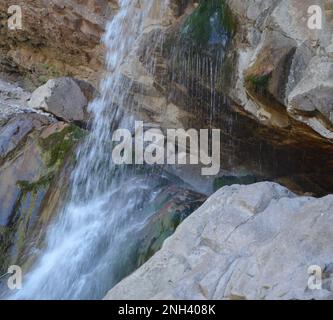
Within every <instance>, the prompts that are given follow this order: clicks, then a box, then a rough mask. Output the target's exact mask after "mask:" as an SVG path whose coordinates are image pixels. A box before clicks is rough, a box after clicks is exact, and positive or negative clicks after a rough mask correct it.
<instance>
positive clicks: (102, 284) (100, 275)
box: [10, 0, 167, 299]
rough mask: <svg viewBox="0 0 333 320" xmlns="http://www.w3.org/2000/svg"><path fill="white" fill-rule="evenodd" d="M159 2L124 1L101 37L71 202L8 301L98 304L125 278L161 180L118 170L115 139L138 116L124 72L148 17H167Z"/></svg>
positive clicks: (51, 227)
mask: <svg viewBox="0 0 333 320" xmlns="http://www.w3.org/2000/svg"><path fill="white" fill-rule="evenodd" d="M161 2H162V3H163V5H159V6H158V8H157V10H156V1H151V0H142V1H133V0H119V11H118V13H117V14H116V15H115V16H114V17H113V19H112V21H110V22H109V24H108V25H107V31H106V33H105V35H104V37H103V41H104V43H105V45H106V47H107V56H106V66H107V74H106V76H105V79H104V80H103V81H102V82H101V84H100V93H101V94H100V96H99V97H98V98H96V99H95V100H94V101H93V102H92V103H91V104H90V106H89V108H90V110H91V111H92V113H93V117H92V124H91V132H90V134H89V135H88V137H87V138H86V140H85V142H84V143H83V144H82V145H81V146H80V147H79V149H78V151H77V165H76V168H75V170H74V172H73V174H72V177H71V188H70V191H69V192H70V193H69V199H68V201H67V204H66V205H65V207H64V208H63V209H62V210H61V212H60V213H59V214H58V215H57V218H56V220H55V221H54V222H53V224H52V225H51V226H50V227H49V230H48V232H47V235H46V240H45V248H44V249H43V251H42V252H41V254H40V256H39V258H38V260H37V261H36V263H35V265H34V266H33V268H32V269H31V270H30V272H29V273H28V274H27V276H25V278H24V281H23V288H22V289H21V290H20V291H18V292H17V293H16V294H14V295H13V296H11V297H10V298H12V299H100V298H102V297H103V296H104V295H105V293H106V292H107V291H108V290H109V289H110V288H111V287H112V286H113V285H114V284H116V283H117V281H119V280H120V278H121V276H123V275H124V273H126V270H125V269H126V265H127V261H126V259H125V258H124V257H126V256H127V255H128V254H129V252H130V250H131V240H132V235H133V234H134V233H135V231H136V230H138V229H140V228H142V225H144V223H145V221H146V220H147V216H146V215H145V213H144V210H142V208H143V205H144V204H147V203H149V202H151V201H153V200H154V197H156V194H157V193H158V190H159V183H158V181H156V180H154V178H153V177H151V176H149V175H148V176H147V175H146V176H143V175H136V174H135V171H134V169H133V168H128V167H127V168H119V167H116V166H115V165H114V164H113V162H112V159H111V154H112V144H111V137H112V133H113V132H114V130H115V129H116V128H118V127H120V126H121V127H122V128H133V121H134V119H133V116H131V115H130V114H129V112H128V111H126V110H130V107H131V106H128V103H129V101H130V99H129V87H130V85H131V84H130V83H129V80H128V79H124V77H123V75H122V73H121V71H120V69H121V66H122V64H123V63H124V61H125V60H126V57H127V56H128V55H129V54H130V53H131V50H133V48H134V47H135V43H136V41H137V38H138V36H139V35H140V34H142V32H143V31H144V28H145V25H144V24H145V23H146V22H147V21H148V22H149V21H151V19H150V18H151V17H150V16H149V15H150V14H153V15H154V17H156V14H159V15H160V17H162V15H163V10H165V8H166V5H167V4H166V2H167V0H164V1H161ZM154 5H155V7H154ZM152 11H153V13H152ZM156 11H158V12H157V13H156ZM157 18H158V17H157ZM151 45H157V44H156V43H155V44H153V43H152V44H151ZM150 63H151V62H150ZM125 107H126V108H125Z"/></svg>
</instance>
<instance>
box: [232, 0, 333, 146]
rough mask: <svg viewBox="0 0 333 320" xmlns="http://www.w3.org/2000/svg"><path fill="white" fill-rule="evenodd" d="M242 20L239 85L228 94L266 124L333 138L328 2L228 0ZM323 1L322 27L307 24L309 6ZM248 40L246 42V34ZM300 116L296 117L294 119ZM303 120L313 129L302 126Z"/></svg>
mask: <svg viewBox="0 0 333 320" xmlns="http://www.w3.org/2000/svg"><path fill="white" fill-rule="evenodd" d="M228 3H229V4H230V6H231V8H232V10H233V11H234V12H235V13H236V14H237V15H238V18H239V19H240V21H241V23H242V24H241V29H242V30H243V31H241V32H240V33H239V36H238V37H237V40H236V43H235V48H237V50H238V49H240V50H238V70H237V71H236V75H235V81H236V86H234V87H233V88H232V89H231V92H230V95H231V97H233V99H234V101H236V102H237V103H239V104H240V105H241V107H242V108H243V110H245V111H246V112H247V113H248V114H249V115H251V116H253V117H254V118H256V119H257V120H258V121H260V122H261V123H263V124H264V125H266V126H270V127H278V128H291V129H292V130H293V131H294V132H295V134H294V133H293V134H291V135H289V136H290V137H293V136H295V138H296V139H297V134H299V133H297V132H299V131H301V132H302V135H303V139H306V138H307V137H309V136H310V135H312V133H313V132H315V133H317V134H318V136H320V137H323V138H325V139H329V140H331V139H332V138H333V134H332V132H333V131H332V130H333V126H332V124H333V123H332V117H331V109H332V106H331V103H330V101H331V100H332V74H331V71H330V70H331V69H332V66H331V65H332V61H333V60H332V58H333V57H332V53H331V49H330V48H331V47H332V44H333V39H332V36H331V35H332V31H333V21H332V19H331V7H330V1H326V0H317V1H311V0H306V1H298V0H286V1H251V0H248V1H242V2H240V1H237V0H229V1H228ZM311 5H319V6H320V7H321V9H322V12H323V25H322V29H321V30H311V29H310V28H308V19H309V15H308V8H309V7H310V6H311ZM244 35H245V38H246V45H244V37H243V36H244ZM293 120H296V121H293ZM303 124H305V126H306V127H307V128H309V129H310V130H304V129H301V128H302V125H303Z"/></svg>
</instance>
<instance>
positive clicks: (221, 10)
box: [181, 0, 236, 46]
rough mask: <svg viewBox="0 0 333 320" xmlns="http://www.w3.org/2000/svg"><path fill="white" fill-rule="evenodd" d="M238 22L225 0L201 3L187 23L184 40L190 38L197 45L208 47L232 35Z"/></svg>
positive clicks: (184, 29) (183, 33)
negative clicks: (210, 43)
mask: <svg viewBox="0 0 333 320" xmlns="http://www.w3.org/2000/svg"><path fill="white" fill-rule="evenodd" d="M235 30H236V20H235V19H234V17H233V15H232V12H231V10H230V8H229V7H228V5H227V4H226V3H225V1H224V0H211V1H201V2H200V4H199V6H198V8H197V9H196V10H195V11H194V12H193V14H192V15H191V16H189V17H188V19H187V20H186V21H185V23H184V25H183V27H182V31H181V33H182V38H183V39H186V38H190V39H191V40H192V41H193V42H194V44H195V45H199V46H207V45H208V44H209V42H210V41H213V42H216V41H217V42H218V41H219V40H222V38H223V37H226V36H230V35H232V34H233V33H234V32H235Z"/></svg>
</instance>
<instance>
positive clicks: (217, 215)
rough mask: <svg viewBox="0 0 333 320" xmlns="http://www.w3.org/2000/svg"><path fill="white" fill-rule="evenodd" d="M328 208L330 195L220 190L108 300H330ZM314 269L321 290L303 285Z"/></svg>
mask: <svg viewBox="0 0 333 320" xmlns="http://www.w3.org/2000/svg"><path fill="white" fill-rule="evenodd" d="M332 212H333V197H332V196H327V197H325V198H322V199H315V198H311V197H297V196H295V195H294V194H293V193H291V192H290V191H289V190H287V189H286V188H284V187H281V186H280V185H278V184H274V183H266V182H264V183H258V184H254V185H250V186H239V185H234V186H231V187H224V188H222V189H220V190H219V191H218V192H217V193H215V194H214V195H213V196H211V198H209V200H208V201H207V202H206V203H205V204H204V205H203V206H202V207H201V208H199V209H198V210H197V211H196V212H194V213H193V214H192V215H191V216H190V217H189V218H187V219H186V220H185V221H184V222H183V223H182V224H181V225H180V226H179V227H178V229H177V230H176V232H175V234H174V235H173V236H172V237H170V238H169V239H168V240H166V241H165V243H164V245H163V248H162V249H161V251H159V252H158V253H157V254H155V255H154V256H153V258H152V259H150V260H149V261H148V262H147V263H146V264H144V265H143V266H142V267H141V268H140V269H138V270H137V271H136V272H134V273H133V274H132V275H131V276H129V277H128V278H126V279H125V280H123V281H122V282H120V283H119V284H118V285H117V286H116V287H114V288H113V289H112V290H111V291H110V292H109V293H108V295H107V296H106V299H319V298H320V299H332V298H333V272H332V268H331V266H332V257H331V252H332V243H333V242H332V240H333V236H332V234H333V232H332V225H333V224H332V223H333V216H332V214H331V213H332ZM311 266H319V267H321V269H322V290H311V289H310V288H308V281H309V279H310V274H309V273H308V268H309V267H311ZM310 282H311V281H310Z"/></svg>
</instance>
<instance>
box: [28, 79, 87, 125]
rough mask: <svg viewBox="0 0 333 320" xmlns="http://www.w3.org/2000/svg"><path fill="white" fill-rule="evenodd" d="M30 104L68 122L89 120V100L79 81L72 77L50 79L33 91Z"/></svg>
mask: <svg viewBox="0 0 333 320" xmlns="http://www.w3.org/2000/svg"><path fill="white" fill-rule="evenodd" d="M28 105H29V107H31V108H34V109H38V110H43V111H45V112H49V113H51V114H53V115H54V116H55V117H57V118H59V119H62V120H65V121H68V122H85V121H87V120H88V115H87V111H86V109H87V105H88V100H87V98H86V96H85V94H84V92H83V91H82V90H81V88H80V86H79V85H78V83H77V82H76V81H74V80H73V79H72V78H67V77H64V78H57V79H51V80H49V81H48V82H47V83H46V84H45V85H43V86H41V87H39V88H37V89H36V90H35V91H34V92H33V93H32V96H31V99H30V101H29V103H28Z"/></svg>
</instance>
